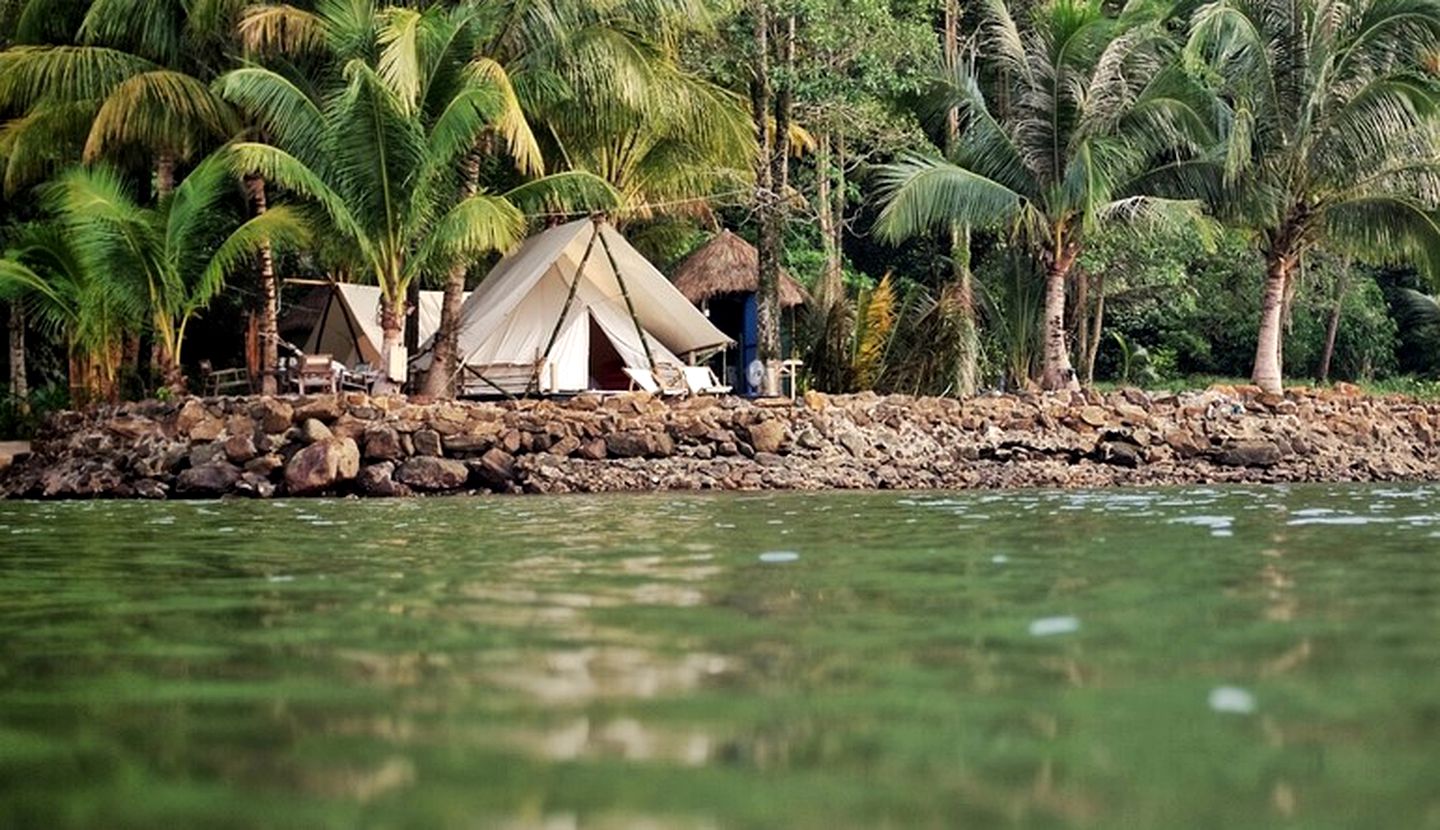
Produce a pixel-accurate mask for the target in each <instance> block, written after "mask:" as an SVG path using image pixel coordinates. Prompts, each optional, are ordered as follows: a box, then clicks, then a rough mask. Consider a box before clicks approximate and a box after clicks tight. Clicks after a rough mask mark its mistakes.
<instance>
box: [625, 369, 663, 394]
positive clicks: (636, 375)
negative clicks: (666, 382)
mask: <svg viewBox="0 0 1440 830" xmlns="http://www.w3.org/2000/svg"><path fill="white" fill-rule="evenodd" d="M625 374H626V376H627V377H629V378H630V388H631V389H632V390H634V389H636V388H639V389H641V390H643V391H645V392H649V393H650V394H652V395H658V394H660V384H658V383H656V382H655V376H654V375H652V374H650V370H648V369H630V368H626V369H625Z"/></svg>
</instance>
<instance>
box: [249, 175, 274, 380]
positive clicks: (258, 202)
mask: <svg viewBox="0 0 1440 830" xmlns="http://www.w3.org/2000/svg"><path fill="white" fill-rule="evenodd" d="M245 189H246V191H248V193H249V195H250V204H251V207H252V209H253V210H254V211H255V215H256V216H260V215H261V214H263V213H265V211H266V210H268V209H269V199H268V198H267V197H266V193H265V179H264V178H263V177H261V176H246V177H245ZM259 280H260V337H259V339H260V392H261V393H262V394H265V395H274V394H275V393H276V392H277V391H279V385H280V384H279V379H278V377H277V376H276V372H277V371H278V368H279V365H280V324H279V314H280V303H279V296H278V295H279V288H278V286H277V285H276V284H275V256H274V253H273V252H272V251H271V250H270V243H268V242H267V243H265V244H264V245H262V246H261V247H260V255H259Z"/></svg>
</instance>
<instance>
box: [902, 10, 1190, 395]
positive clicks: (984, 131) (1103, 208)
mask: <svg viewBox="0 0 1440 830" xmlns="http://www.w3.org/2000/svg"><path fill="white" fill-rule="evenodd" d="M983 12H984V23H983V25H982V28H981V31H980V37H981V42H980V49H979V53H980V54H981V55H982V56H985V57H986V58H988V59H989V60H990V61H992V62H993V66H987V67H984V69H987V70H992V71H993V77H994V78H995V79H996V80H995V81H994V84H993V86H992V88H991V90H990V93H991V94H990V95H989V96H988V97H987V95H986V93H985V92H984V91H982V77H992V75H982V73H981V72H978V71H976V70H974V69H972V68H971V67H970V66H967V65H965V64H963V63H961V64H957V65H956V66H955V67H954V70H953V74H952V76H951V78H950V87H951V91H952V95H953V96H954V100H953V104H952V106H953V107H954V108H955V110H956V111H957V112H958V115H959V119H960V133H959V136H958V137H957V140H956V141H955V142H954V152H953V158H952V159H949V160H945V159H941V158H938V157H927V156H909V157H906V158H904V159H902V160H901V161H899V162H897V163H895V164H891V165H888V166H886V167H884V168H883V169H882V170H881V172H880V199H881V201H882V202H883V204H884V209H883V210H882V211H881V214H880V217H879V219H878V221H877V230H878V231H879V233H880V234H881V235H882V236H883V237H886V238H888V239H891V240H899V239H902V238H905V237H909V236H913V235H916V234H919V233H922V232H925V231H927V230H930V229H948V228H950V227H951V226H952V225H954V224H956V223H959V224H962V225H970V226H972V227H977V228H1005V229H1007V230H1010V231H1012V232H1013V233H1014V234H1016V235H1017V236H1018V237H1019V239H1020V241H1021V242H1022V243H1023V244H1024V245H1025V246H1026V247H1027V248H1028V250H1030V251H1031V254H1032V256H1033V257H1034V258H1035V259H1036V261H1037V263H1039V264H1040V265H1042V266H1043V270H1044V272H1045V292H1044V297H1045V300H1044V330H1045V341H1044V351H1043V361H1042V385H1043V386H1044V387H1045V388H1046V389H1061V388H1075V387H1077V385H1078V384H1077V383H1076V380H1075V373H1074V371H1073V369H1071V364H1070V357H1069V351H1068V348H1067V346H1066V342H1065V293H1066V286H1067V281H1068V280H1069V277H1070V273H1071V269H1072V266H1073V265H1074V263H1075V260H1076V257H1077V256H1078V255H1079V254H1080V252H1081V250H1082V249H1083V247H1084V245H1085V240H1086V237H1087V236H1088V235H1089V234H1091V233H1093V232H1094V231H1095V230H1096V229H1098V228H1100V227H1104V226H1115V227H1134V228H1139V227H1150V228H1154V227H1157V226H1173V225H1193V226H1196V227H1203V215H1202V211H1201V208H1200V205H1199V203H1198V202H1195V201H1191V200H1184V199H1173V198H1162V197H1161V196H1159V195H1157V194H1156V193H1154V192H1151V191H1148V190H1147V189H1146V188H1145V187H1144V186H1143V182H1144V181H1145V175H1146V173H1147V172H1148V171H1149V170H1151V168H1152V167H1153V166H1154V165H1155V164H1156V163H1157V162H1159V161H1161V160H1164V159H1165V158H1166V157H1167V156H1169V157H1174V156H1176V155H1180V154H1187V153H1189V152H1191V151H1193V150H1194V148H1195V140H1196V139H1197V138H1198V137H1201V136H1202V135H1203V133H1204V124H1205V119H1204V118H1203V117H1202V116H1201V111H1200V110H1197V109H1196V108H1195V106H1194V105H1193V103H1192V101H1193V99H1194V97H1195V95H1194V93H1195V90H1194V88H1193V85H1192V84H1190V83H1189V82H1188V81H1187V79H1186V78H1185V77H1184V76H1183V75H1182V73H1180V72H1179V71H1178V70H1176V69H1174V68H1172V67H1171V65H1170V61H1169V57H1170V51H1171V50H1170V49H1169V48H1168V45H1169V41H1168V38H1167V36H1166V33H1165V29H1164V27H1163V25H1162V21H1161V20H1160V19H1159V13H1158V12H1155V11H1152V10H1150V9H1149V8H1147V7H1132V8H1129V9H1127V10H1126V12H1125V13H1123V14H1121V15H1120V16H1118V17H1111V16H1108V15H1107V14H1106V13H1105V12H1104V11H1103V10H1102V8H1101V4H1100V3H1099V2H1095V1H1094V0H1050V2H1047V3H1045V4H1043V5H1041V6H1039V7H1037V8H1036V9H1035V11H1034V24H1033V28H1032V29H1030V30H1028V31H1025V32H1022V31H1021V30H1020V28H1019V27H1018V26H1017V25H1016V23H1015V21H1014V20H1013V19H1012V18H1011V16H1010V13H1009V11H1008V10H1007V9H1006V8H1005V6H1004V4H1003V3H1002V2H1000V0H988V2H987V3H986V5H985V6H984V9H983Z"/></svg>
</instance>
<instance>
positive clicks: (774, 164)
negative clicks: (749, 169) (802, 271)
mask: <svg viewBox="0 0 1440 830" xmlns="http://www.w3.org/2000/svg"><path fill="white" fill-rule="evenodd" d="M766 17H767V18H768V14H767V15H766ZM780 30H781V34H780V42H779V43H778V44H777V47H778V49H779V52H780V61H781V65H782V70H781V78H780V84H779V86H778V87H777V88H776V90H775V94H774V96H773V99H774V108H775V137H774V140H773V141H772V142H771V143H770V159H769V161H770V183H771V192H770V198H769V200H768V201H769V211H768V212H767V214H768V215H767V216H766V219H765V228H766V231H765V235H764V236H765V241H766V243H767V245H766V248H768V251H765V250H764V249H762V254H761V257H760V263H759V266H760V275H759V281H760V285H759V294H758V296H757V297H756V329H757V331H756V337H757V339H758V341H759V342H758V344H757V345H758V347H759V349H758V352H759V358H760V361H761V362H762V363H764V364H765V374H764V378H763V382H762V383H761V388H760V391H761V394H763V395H765V396H767V397H770V396H775V395H779V394H780V365H779V361H780V358H781V356H782V355H781V353H780V263H781V259H782V258H783V256H784V234H785V225H786V221H787V219H788V216H789V212H790V210H789V207H790V206H789V200H788V194H787V193H786V188H787V187H788V186H789V181H790V117H791V109H792V107H793V102H794V94H793V89H794V79H793V77H792V75H793V72H794V64H795V18H794V17H789V18H786V20H785V21H784V23H783V24H781V26H780ZM767 74H768V73H767Z"/></svg>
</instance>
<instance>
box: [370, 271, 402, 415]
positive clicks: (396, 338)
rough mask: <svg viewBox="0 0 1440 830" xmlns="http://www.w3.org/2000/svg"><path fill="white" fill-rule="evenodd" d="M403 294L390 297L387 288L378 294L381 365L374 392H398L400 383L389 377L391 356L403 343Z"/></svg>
mask: <svg viewBox="0 0 1440 830" xmlns="http://www.w3.org/2000/svg"><path fill="white" fill-rule="evenodd" d="M405 302H406V297H405V295H404V294H400V295H399V296H395V297H392V296H391V295H390V291H389V290H388V288H386V289H382V290H381V292H380V331H381V341H380V363H381V364H382V365H381V366H380V367H379V369H380V374H379V378H380V379H379V380H378V381H376V383H375V391H376V392H381V393H391V392H398V391H400V386H401V383H400V382H399V381H397V380H394V379H392V378H391V377H390V362H391V355H393V354H395V352H396V351H397V350H399V349H400V348H402V346H403V345H404V342H405V312H406V308H405Z"/></svg>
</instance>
